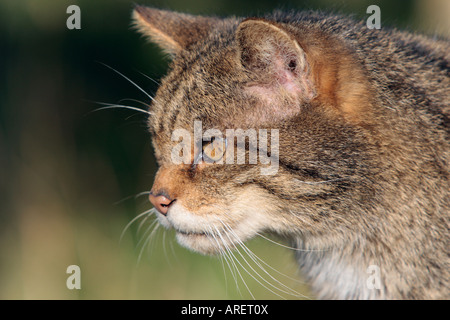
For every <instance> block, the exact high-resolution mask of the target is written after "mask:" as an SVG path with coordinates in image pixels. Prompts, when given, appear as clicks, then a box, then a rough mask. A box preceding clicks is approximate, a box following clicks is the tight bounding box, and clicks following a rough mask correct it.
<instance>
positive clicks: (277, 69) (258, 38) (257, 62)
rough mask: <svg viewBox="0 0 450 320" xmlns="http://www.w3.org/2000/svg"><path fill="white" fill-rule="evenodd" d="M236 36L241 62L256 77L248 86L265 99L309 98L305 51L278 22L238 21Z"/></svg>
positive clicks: (312, 93)
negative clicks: (286, 96)
mask: <svg viewBox="0 0 450 320" xmlns="http://www.w3.org/2000/svg"><path fill="white" fill-rule="evenodd" d="M236 39H237V42H238V46H239V49H240V59H241V63H242V65H243V66H244V68H245V69H247V70H248V71H250V73H251V74H252V75H253V76H256V81H255V82H254V83H252V84H251V85H249V87H248V88H247V89H248V90H249V91H250V92H252V93H254V94H256V95H259V96H260V98H263V99H265V100H268V101H271V102H272V101H276V100H279V98H280V97H279V95H280V94H281V95H286V94H287V95H288V96H290V97H292V98H301V99H304V100H311V99H312V98H314V97H315V95H316V92H315V87H314V84H313V79H312V76H311V72H310V66H309V63H308V60H307V57H306V53H305V51H304V50H303V49H302V48H301V46H300V45H299V43H298V42H297V41H296V39H295V38H294V37H293V36H292V35H291V34H289V33H288V32H287V31H286V30H284V29H283V28H282V27H281V26H280V25H278V24H275V23H273V22H271V21H266V20H263V19H247V20H244V21H243V22H241V24H240V25H239V27H238V29H237V31H236Z"/></svg>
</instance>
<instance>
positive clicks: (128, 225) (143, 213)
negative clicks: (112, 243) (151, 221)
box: [119, 208, 154, 243]
mask: <svg viewBox="0 0 450 320" xmlns="http://www.w3.org/2000/svg"><path fill="white" fill-rule="evenodd" d="M153 213H154V208H151V209H150V210H146V211H144V212H142V213H141V214H139V215H137V216H136V217H134V218H133V219H132V220H131V221H130V222H128V224H127V225H126V226H125V228H124V229H123V231H122V233H121V235H120V239H119V243H121V242H122V238H123V236H124V235H125V232H126V231H127V230H128V228H129V227H130V226H131V225H132V224H133V223H134V222H135V221H136V220H138V219H140V218H142V217H143V216H145V215H147V216H150V215H152V214H153Z"/></svg>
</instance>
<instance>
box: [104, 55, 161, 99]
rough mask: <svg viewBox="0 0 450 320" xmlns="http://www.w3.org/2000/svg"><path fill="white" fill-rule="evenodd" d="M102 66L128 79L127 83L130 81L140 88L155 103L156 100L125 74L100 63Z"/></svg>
mask: <svg viewBox="0 0 450 320" xmlns="http://www.w3.org/2000/svg"><path fill="white" fill-rule="evenodd" d="M99 63H100V64H102V65H103V66H105V67H107V68H109V69H111V70H112V71H114V72H116V73H117V74H118V75H120V76H122V77H123V78H124V79H126V80H127V81H129V82H130V83H131V84H132V85H134V86H135V87H136V88H138V89H139V90H140V91H141V92H143V93H144V94H145V95H146V96H147V97H149V98H150V100H152V101H155V99H154V98H153V97H152V96H151V95H150V94H148V93H147V92H146V91H145V90H144V89H142V88H141V87H140V86H138V85H137V84H136V83H135V82H133V81H132V80H131V79H130V78H128V77H127V76H125V75H124V74H122V73H121V72H119V71H118V70H116V69H114V68H113V67H110V66H108V65H107V64H105V63H103V62H99Z"/></svg>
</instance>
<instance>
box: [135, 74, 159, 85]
mask: <svg viewBox="0 0 450 320" xmlns="http://www.w3.org/2000/svg"><path fill="white" fill-rule="evenodd" d="M138 72H139V73H140V74H141V75H143V76H144V77H146V78H147V79H148V80H150V81H152V82H153V83H155V84H156V85H158V86H160V85H161V84H160V83H159V82H158V81H156V80H155V79H153V78H152V77H150V76H148V75H146V74H145V73H143V72H141V71H138Z"/></svg>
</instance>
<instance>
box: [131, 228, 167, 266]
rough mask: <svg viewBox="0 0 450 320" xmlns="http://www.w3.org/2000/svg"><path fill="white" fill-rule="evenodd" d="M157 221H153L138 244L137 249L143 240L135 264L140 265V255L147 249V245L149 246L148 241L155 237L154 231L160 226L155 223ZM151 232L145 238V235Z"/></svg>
mask: <svg viewBox="0 0 450 320" xmlns="http://www.w3.org/2000/svg"><path fill="white" fill-rule="evenodd" d="M157 222H158V220H155V221H153V222H152V223H151V224H150V226H149V227H148V228H147V230H146V231H145V233H144V236H143V237H142V239H141V240H140V241H139V242H138V245H137V246H138V247H139V244H140V243H141V242H142V240H144V239H145V241H144V243H143V244H142V247H141V250H140V251H139V255H138V259H137V263H140V261H141V258H142V254H143V252H144V249H145V248H146V247H147V248H149V244H150V242H151V241H150V240H151V239H152V238H153V236H154V235H155V233H156V231H157V230H158V229H159V227H160V226H161V225H160V224H159V223H157ZM150 230H151V232H150V234H149V235H148V236H147V237H146V238H145V234H147V233H148V232H149V231H150Z"/></svg>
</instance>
